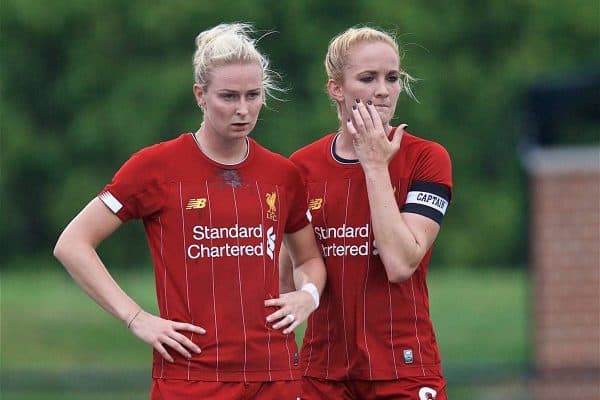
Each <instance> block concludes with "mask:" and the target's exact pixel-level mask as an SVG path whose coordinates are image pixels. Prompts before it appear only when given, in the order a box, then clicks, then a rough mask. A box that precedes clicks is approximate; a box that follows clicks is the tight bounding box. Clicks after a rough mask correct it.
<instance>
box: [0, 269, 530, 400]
mask: <svg viewBox="0 0 600 400" xmlns="http://www.w3.org/2000/svg"><path fill="white" fill-rule="evenodd" d="M115 276H116V278H117V280H118V281H119V282H120V283H121V285H122V286H123V287H124V288H125V290H126V291H128V292H129V293H130V294H131V295H132V296H133V297H134V298H135V299H136V300H137V301H138V302H139V303H140V304H142V305H144V307H145V308H146V309H148V310H155V309H156V305H155V300H154V284H153V281H152V279H153V276H152V273H151V271H150V270H149V269H148V270H147V271H145V270H139V269H136V270H135V271H133V272H119V273H116V274H115ZM429 290H430V298H431V313H432V318H433V321H434V324H435V326H436V330H437V336H438V341H439V344H440V347H441V351H442V356H443V364H444V369H445V372H446V376H447V378H448V381H449V394H450V395H451V397H450V398H452V399H467V398H477V399H495V398H498V399H500V398H512V399H517V398H518V399H521V398H526V397H518V396H520V394H515V393H514V391H517V393H520V392H521V391H522V389H521V384H520V378H521V377H522V376H523V374H524V373H525V372H526V368H527V363H528V358H529V351H528V329H529V327H528V323H527V321H528V304H527V275H526V272H525V271H523V270H521V269H514V268H513V269H498V268H495V269H494V268H479V269H464V268H444V269H439V270H436V269H435V268H433V269H432V271H431V272H430V274H429ZM1 296H2V302H1V306H2V313H1V317H2V324H1V353H0V356H1V369H2V398H3V399H15V400H17V399H19V400H30V399H37V400H52V399H62V400H70V399H73V400H74V399H82V398H85V399H101V398H102V399H106V398H110V399H115V400H120V399H145V398H147V392H148V384H149V366H150V360H151V352H150V349H149V347H147V346H146V345H145V344H143V343H141V342H139V341H138V340H136V339H135V338H134V337H133V336H132V335H130V334H129V332H128V331H127V329H126V328H125V327H124V326H122V325H121V324H120V323H119V322H118V321H116V320H114V319H113V318H112V317H110V316H108V315H107V314H106V313H104V312H103V311H102V310H101V309H100V308H99V307H98V306H97V305H96V304H95V303H94V302H93V301H91V300H90V299H89V298H87V297H86V295H85V294H83V292H81V291H80V290H79V289H78V288H77V287H76V286H75V284H74V283H73V282H72V281H71V279H70V278H69V276H68V275H67V274H66V273H65V272H64V271H63V270H62V269H61V268H60V267H59V266H58V265H57V264H52V263H48V262H46V263H41V264H40V265H39V266H38V268H34V267H28V268H19V269H18V270H15V269H14V268H13V269H9V270H5V271H4V272H3V273H2V279H1ZM298 336H299V337H300V336H301V335H298ZM82 366H85V367H82ZM107 387H111V388H115V390H118V391H119V392H115V393H110V394H109V393H106V388H107ZM494 388H495V389H494ZM507 391H508V392H507ZM509 393H510V394H509ZM94 396H96V397H94ZM486 396H487V397H486Z"/></svg>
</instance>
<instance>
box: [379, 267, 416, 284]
mask: <svg viewBox="0 0 600 400" xmlns="http://www.w3.org/2000/svg"><path fill="white" fill-rule="evenodd" d="M384 265H386V268H385V269H386V273H387V278H388V281H390V282H391V283H402V282H404V281H407V280H409V279H410V278H411V276H412V275H413V273H414V272H415V270H416V269H417V267H418V265H414V266H413V265H410V264H407V263H399V262H395V263H391V264H390V265H389V268H388V266H387V265H388V264H384Z"/></svg>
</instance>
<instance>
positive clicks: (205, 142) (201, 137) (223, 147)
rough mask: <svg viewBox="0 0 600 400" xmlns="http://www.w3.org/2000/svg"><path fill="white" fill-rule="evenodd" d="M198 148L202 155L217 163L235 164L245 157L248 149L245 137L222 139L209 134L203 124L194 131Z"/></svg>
mask: <svg viewBox="0 0 600 400" xmlns="http://www.w3.org/2000/svg"><path fill="white" fill-rule="evenodd" d="M194 138H195V140H196V144H197V145H198V148H199V149H200V151H202V153H204V155H206V156H207V157H208V158H210V159H211V160H213V161H216V162H218V163H219V164H225V165H235V164H239V163H241V162H242V161H244V160H245V159H246V157H247V156H248V151H249V146H250V145H249V142H248V138H247V137H245V136H244V137H240V138H235V139H223V138H220V137H218V136H216V135H211V134H210V133H209V132H208V131H207V130H206V129H205V128H204V126H201V127H200V129H198V130H197V131H196V132H195V133H194Z"/></svg>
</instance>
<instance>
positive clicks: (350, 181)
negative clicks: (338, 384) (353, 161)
mask: <svg viewBox="0 0 600 400" xmlns="http://www.w3.org/2000/svg"><path fill="white" fill-rule="evenodd" d="M351 183H352V179H348V187H347V189H346V211H345V215H344V226H346V224H347V223H348V204H349V203H350V185H351ZM343 245H344V248H346V235H344V240H343ZM345 279H346V255H345V254H344V256H342V299H344V282H345ZM342 321H343V325H344V346H345V349H346V377H348V370H349V369H350V356H349V355H348V333H347V332H346V306H345V302H344V301H342Z"/></svg>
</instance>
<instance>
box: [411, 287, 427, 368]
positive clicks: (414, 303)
mask: <svg viewBox="0 0 600 400" xmlns="http://www.w3.org/2000/svg"><path fill="white" fill-rule="evenodd" d="M410 290H411V292H412V298H413V305H414V309H415V337H416V338H417V343H418V345H419V360H420V361H421V372H422V373H423V376H425V368H424V367H423V356H422V355H421V340H419V330H418V328H417V321H418V320H419V317H418V315H417V299H416V297H415V283H414V276H411V277H410Z"/></svg>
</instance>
